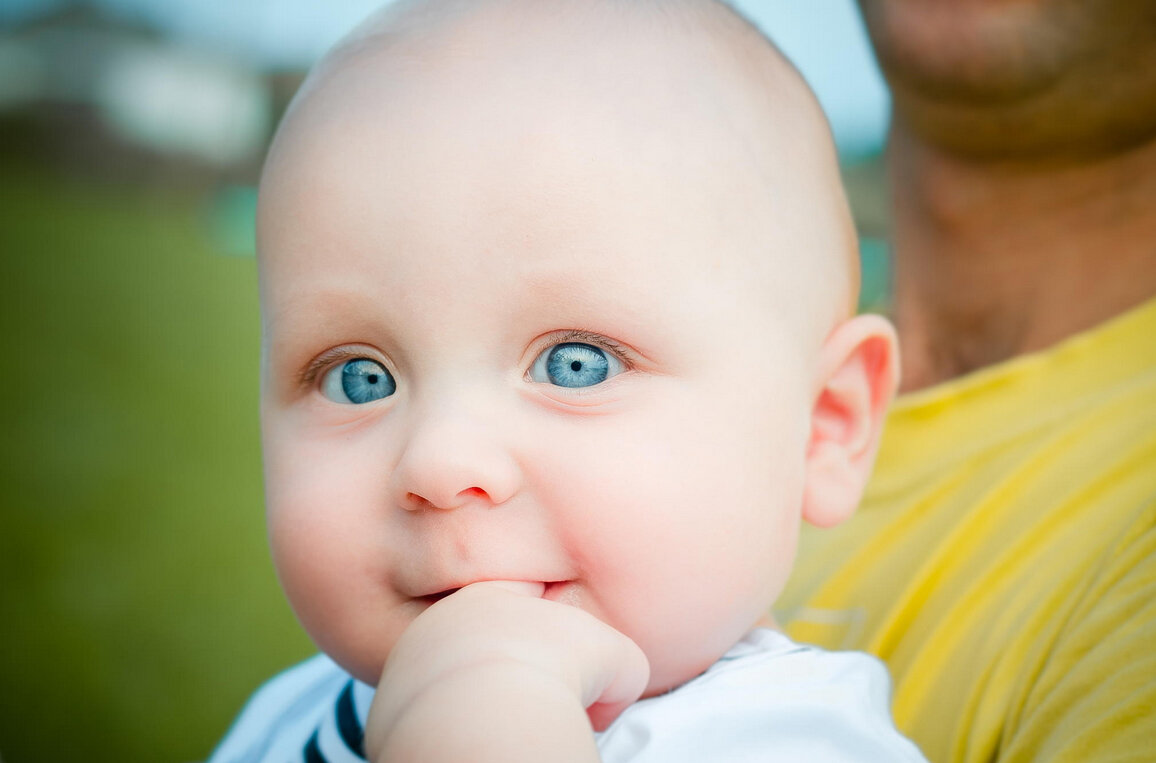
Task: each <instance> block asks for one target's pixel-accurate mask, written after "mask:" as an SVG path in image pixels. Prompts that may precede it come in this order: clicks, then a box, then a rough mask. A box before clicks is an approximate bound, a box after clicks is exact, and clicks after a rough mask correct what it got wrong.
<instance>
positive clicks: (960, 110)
mask: <svg viewBox="0 0 1156 763" xmlns="http://www.w3.org/2000/svg"><path fill="white" fill-rule="evenodd" d="M860 5H861V7H862V10H863V15H864V18H865V20H866V22H867V26H868V30H869V32H870V34H871V37H872V41H873V43H874V45H875V49H876V52H877V54H878V57H879V59H880V62H881V64H882V67H883V70H884V73H885V75H886V76H887V79H888V82H889V84H890V85H891V87H892V91H893V94H894V116H893V122H892V137H891V142H890V145H889V149H888V164H889V169H890V173H891V179H892V187H893V191H892V193H893V208H894V212H893V244H894V253H895V304H894V318H895V321H896V324H897V326H898V329H899V333H900V336H901V337H902V339H903V346H904V358H903V362H904V366H903V379H904V388H905V389H907V390H913V389H918V388H921V387H925V386H928V385H932V384H935V383H937V382H940V381H944V380H946V379H950V378H952V377H955V376H958V375H961V374H965V373H968V372H970V371H973V370H976V369H979V368H982V367H984V366H987V365H991V364H993V363H998V362H1001V361H1003V360H1007V359H1009V358H1012V357H1015V356H1017V355H1021V354H1024V353H1027V352H1032V351H1035V350H1040V349H1043V348H1045V347H1048V346H1051V345H1053V344H1055V343H1056V342H1058V341H1060V340H1062V339H1064V338H1067V337H1069V336H1071V335H1073V334H1075V333H1077V332H1080V331H1083V330H1085V329H1087V328H1090V327H1092V326H1095V325H1097V324H1099V323H1102V322H1103V321H1105V320H1107V319H1109V318H1111V317H1114V316H1115V315H1118V314H1119V313H1121V312H1123V311H1125V310H1127V309H1128V308H1131V307H1133V306H1135V305H1137V304H1139V303H1141V302H1143V301H1145V300H1147V299H1149V298H1150V297H1151V296H1152V295H1153V294H1156V250H1154V249H1153V247H1152V245H1151V242H1152V241H1153V240H1156V218H1154V216H1153V215H1151V214H1150V213H1149V211H1150V210H1151V209H1152V208H1153V207H1154V205H1156V6H1154V5H1153V4H1152V3H1149V2H1144V0H1107V1H1106V2H1097V3H1089V2H1079V1H1078V0H1038V1H1033V2H1028V1H1027V0H1001V1H999V2H959V3H927V2H917V0H861V2H860Z"/></svg>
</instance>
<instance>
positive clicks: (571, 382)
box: [530, 342, 624, 387]
mask: <svg viewBox="0 0 1156 763" xmlns="http://www.w3.org/2000/svg"><path fill="white" fill-rule="evenodd" d="M623 370H624V369H623V368H622V361H620V360H619V359H618V358H616V357H615V356H614V355H612V354H608V353H606V352H604V351H603V350H602V349H600V348H598V347H595V346H594V345H592V344H582V343H580V342H565V343H563V344H556V345H554V346H553V347H551V348H549V349H547V350H545V351H543V352H542V354H540V355H539V356H538V357H537V358H535V359H534V365H532V366H531V367H530V379H531V381H536V382H549V383H550V384H553V385H555V386H557V387H593V386H594V385H595V384H601V383H602V382H604V381H606V380H607V379H609V378H610V377H611V376H617V375H618V374H620V373H622V371H623Z"/></svg>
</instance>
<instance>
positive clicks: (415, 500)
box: [405, 493, 433, 509]
mask: <svg viewBox="0 0 1156 763" xmlns="http://www.w3.org/2000/svg"><path fill="white" fill-rule="evenodd" d="M430 506H433V504H432V503H430V502H429V501H427V500H426V499H425V498H422V497H421V496H420V495H418V494H417V493H406V494H405V507H406V508H407V509H424V508H428V507H430Z"/></svg>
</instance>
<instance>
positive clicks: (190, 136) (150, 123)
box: [0, 4, 301, 185]
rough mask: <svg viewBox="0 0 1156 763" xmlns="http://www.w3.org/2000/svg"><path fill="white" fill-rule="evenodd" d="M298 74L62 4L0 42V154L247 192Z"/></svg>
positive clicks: (116, 175) (0, 36)
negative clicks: (242, 186) (245, 185)
mask: <svg viewBox="0 0 1156 763" xmlns="http://www.w3.org/2000/svg"><path fill="white" fill-rule="evenodd" d="M300 80H301V74H299V73H293V74H270V73H267V72H264V71H261V70H259V69H258V68H257V67H256V66H255V65H254V64H252V63H250V62H246V61H244V60H242V59H240V58H237V57H235V56H231V55H229V54H228V53H225V52H223V51H221V50H215V49H212V48H209V47H204V46H202V47H196V46H193V45H191V44H189V43H177V42H174V41H173V40H172V39H170V38H168V37H166V36H165V35H163V34H162V33H161V32H160V31H159V30H157V29H154V28H152V27H150V26H148V25H147V24H146V23H144V22H142V21H140V20H136V19H131V18H124V17H120V16H117V15H116V14H115V13H113V12H111V11H109V10H105V9H102V8H97V7H94V6H92V5H88V4H72V5H68V6H65V7H63V8H57V9H53V10H50V11H48V12H47V13H45V14H41V15H36V16H33V17H32V18H29V19H26V20H23V21H21V22H19V23H18V24H16V25H10V26H9V27H8V28H7V29H5V30H3V32H2V33H0V152H2V153H3V154H4V155H5V156H6V161H15V162H22V161H26V162H33V163H37V164H39V163H41V162H47V163H49V164H51V165H53V166H57V167H61V168H64V169H67V170H68V171H69V172H81V173H85V174H90V173H94V174H97V175H99V176H100V177H102V178H107V179H113V180H115V179H123V180H127V181H131V182H140V181H157V182H173V183H179V184H188V183H192V184H198V185H199V184H201V183H202V182H205V181H208V182H212V183H214V184H215V183H220V182H222V181H224V182H252V180H253V178H255V177H256V173H257V168H258V167H259V164H260V160H261V157H262V155H263V153H264V149H265V145H266V143H267V141H268V138H269V135H270V132H271V130H272V126H273V124H274V122H275V118H276V116H277V115H278V114H279V112H280V110H281V109H282V108H284V105H285V103H287V102H288V99H289V97H290V96H291V94H292V92H293V91H294V90H295V89H296V87H297V85H298V84H299V82H300Z"/></svg>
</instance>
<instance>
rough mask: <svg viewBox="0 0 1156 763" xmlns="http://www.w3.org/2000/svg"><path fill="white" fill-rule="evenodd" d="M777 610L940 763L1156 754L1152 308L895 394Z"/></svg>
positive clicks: (808, 541)
mask: <svg viewBox="0 0 1156 763" xmlns="http://www.w3.org/2000/svg"><path fill="white" fill-rule="evenodd" d="M776 609H777V610H778V614H779V617H780V620H781V621H782V622H783V623H784V624H785V625H786V628H787V630H788V632H789V633H790V635H791V636H793V637H794V638H796V639H799V640H801V641H810V642H813V643H816V644H819V645H821V646H825V647H828V648H852V649H862V650H865V651H868V652H871V653H872V654H875V655H878V656H879V657H881V658H882V659H883V660H885V661H886V662H887V664H888V666H889V667H890V668H891V673H892V677H893V679H894V681H895V688H894V702H893V705H894V712H895V721H896V723H897V725H898V726H899V728H900V729H901V730H902V731H904V732H905V733H906V734H908V735H909V736H910V737H911V738H912V739H914V740H915V742H916V743H918V744H919V746H920V747H921V748H922V749H923V752H924V754H926V755H927V757H928V758H929V759H930V760H932V761H935V762H936V763H946V761H968V762H974V761H1000V763H1013V762H1015V763H1021V762H1022V761H1035V762H1042V761H1048V762H1049V763H1058V762H1059V761H1080V763H1089V762H1092V763H1096V762H1099V761H1109V760H1110V761H1141V760H1143V761H1153V760H1156V301H1150V302H1148V303H1147V304H1145V305H1142V306H1140V307H1138V308H1136V309H1133V310H1131V311H1130V312H1128V313H1126V314H1124V315H1122V316H1120V317H1118V318H1116V319H1114V320H1112V321H1110V322H1108V323H1105V324H1103V325H1101V326H1099V327H1097V328H1095V329H1093V330H1091V331H1088V332H1086V333H1083V334H1080V335H1078V336H1075V337H1073V338H1071V339H1069V340H1067V341H1065V342H1063V343H1061V344H1059V345H1057V346H1055V347H1053V348H1051V349H1049V350H1047V351H1044V352H1040V353H1037V354H1033V355H1030V356H1024V357H1021V358H1017V359H1015V360H1012V361H1009V362H1007V363H1004V364H1001V365H999V366H996V367H993V368H989V369H985V370H983V371H980V372H977V373H974V374H971V375H969V376H966V377H963V378H960V379H956V380H953V381H951V382H947V383H945V384H942V385H939V386H937V387H934V388H930V389H927V390H923V391H919V392H916V393H913V394H910V395H906V396H903V397H901V398H900V400H899V401H897V403H896V406H895V408H894V410H893V411H892V413H891V415H890V418H889V419H888V423H887V430H886V432H885V433H884V438H883V444H882V447H881V451H880V454H879V460H878V462H877V468H876V473H875V475H874V477H873V478H872V482H871V485H870V487H869V490H868V493H867V496H866V497H865V499H864V502H863V505H862V506H861V507H860V509H859V511H858V512H857V514H856V515H855V516H854V517H853V518H852V519H851V520H850V521H849V522H847V523H846V524H844V525H842V526H841V527H837V528H834V529H832V530H814V529H813V528H808V531H807V532H805V533H804V536H803V542H802V547H801V549H800V558H799V562H798V564H797V566H796V570H795V573H794V576H793V577H792V579H791V583H790V585H789V586H788V590H787V592H786V593H785V594H784V596H783V597H781V599H780V601H779V603H778V605H777V607H776Z"/></svg>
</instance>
